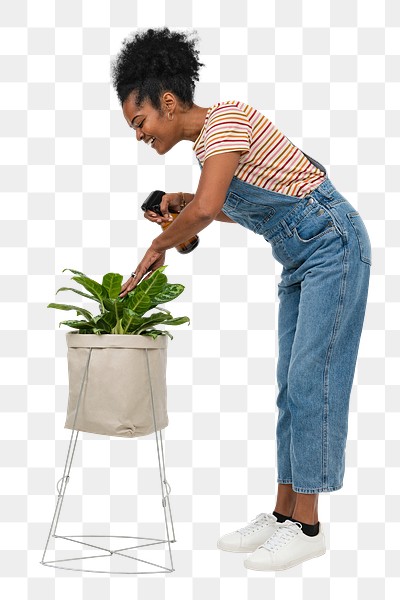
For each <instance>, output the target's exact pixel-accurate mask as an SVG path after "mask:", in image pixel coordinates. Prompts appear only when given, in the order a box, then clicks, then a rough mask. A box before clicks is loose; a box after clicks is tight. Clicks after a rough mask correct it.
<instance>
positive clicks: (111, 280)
mask: <svg viewBox="0 0 400 600" xmlns="http://www.w3.org/2000/svg"><path fill="white" fill-rule="evenodd" d="M122 280H123V276H122V275H120V274H119V273H107V274H106V275H104V277H103V283H102V285H103V287H104V288H105V289H106V290H107V292H108V295H109V297H110V298H117V297H118V295H119V294H120V292H121V287H122Z"/></svg>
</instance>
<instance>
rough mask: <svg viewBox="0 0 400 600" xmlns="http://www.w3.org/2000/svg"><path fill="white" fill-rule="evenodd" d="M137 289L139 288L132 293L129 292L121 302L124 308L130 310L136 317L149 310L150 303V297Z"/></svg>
mask: <svg viewBox="0 0 400 600" xmlns="http://www.w3.org/2000/svg"><path fill="white" fill-rule="evenodd" d="M139 285H140V284H139ZM138 288H139V286H137V287H136V288H135V289H134V290H133V292H129V293H128V294H127V295H126V296H125V298H123V299H122V301H123V302H124V306H125V307H126V308H130V309H131V310H133V311H134V312H135V313H137V314H138V315H144V313H145V312H147V311H148V310H149V309H150V308H151V305H152V302H151V298H150V296H148V295H147V294H146V292H144V291H143V290H141V289H138Z"/></svg>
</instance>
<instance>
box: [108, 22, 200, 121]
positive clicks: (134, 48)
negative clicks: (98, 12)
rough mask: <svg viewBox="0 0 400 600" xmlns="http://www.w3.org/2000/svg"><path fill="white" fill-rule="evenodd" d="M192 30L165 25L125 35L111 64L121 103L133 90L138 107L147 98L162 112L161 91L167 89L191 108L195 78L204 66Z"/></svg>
mask: <svg viewBox="0 0 400 600" xmlns="http://www.w3.org/2000/svg"><path fill="white" fill-rule="evenodd" d="M194 33H195V32H188V33H183V32H177V31H170V30H169V29H168V27H164V28H158V29H147V30H144V31H143V30H142V31H139V32H138V33H134V34H132V35H131V36H130V37H128V38H126V39H125V40H124V41H123V46H122V49H121V51H120V53H119V54H118V55H117V56H116V58H115V60H114V61H113V63H112V67H111V76H112V83H113V86H114V88H115V89H116V91H117V95H118V98H119V101H120V102H121V105H122V104H123V102H124V101H125V100H126V98H127V97H128V96H129V94H130V93H131V92H132V91H135V92H136V99H135V101H136V102H135V103H136V106H137V107H140V106H141V105H142V103H143V101H145V100H149V101H150V102H151V104H152V105H153V107H154V108H155V109H157V110H159V111H160V112H161V103H160V98H161V95H162V93H163V92H165V91H169V92H172V93H173V94H175V95H176V96H177V97H178V98H179V99H180V100H181V102H182V103H183V104H184V105H185V106H187V107H188V108H191V106H192V105H193V96H194V90H195V81H198V80H199V74H198V73H199V69H200V67H202V66H204V64H203V63H201V62H199V60H198V55H199V51H198V50H196V48H195V45H196V42H197V38H196V37H194V36H193V34H194ZM190 37H192V39H190Z"/></svg>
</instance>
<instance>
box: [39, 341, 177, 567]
mask: <svg viewBox="0 0 400 600" xmlns="http://www.w3.org/2000/svg"><path fill="white" fill-rule="evenodd" d="M145 352H146V362H147V372H148V378H149V388H150V393H151V404H152V412H153V423H154V434H155V441H156V446H157V456H158V467H159V473H160V484H161V503H162V506H163V510H164V520H165V531H166V537H167V539H156V538H144V537H134V536H129V535H101V534H100V535H99V534H96V535H57V533H56V531H57V526H58V521H59V518H60V514H61V509H62V505H63V501H64V496H65V491H66V487H67V484H68V482H69V478H70V472H71V467H72V461H73V458H74V454H75V448H76V443H77V440H78V435H79V431H77V430H75V423H76V418H77V415H78V410H79V406H80V404H81V401H82V395H83V389H84V383H85V380H86V379H87V377H88V373H89V365H90V358H91V355H92V348H91V349H90V351H89V356H88V359H87V363H86V367H85V371H84V375H83V378H82V383H81V387H80V393H79V399H78V403H77V407H76V411H75V417H74V425H73V427H74V428H73V430H72V433H71V440H70V443H69V447H68V453H67V458H66V461H65V466H64V474H63V476H62V477H61V479H60V480H59V481H58V483H57V492H58V498H57V503H56V508H55V511H54V516H53V520H52V523H51V526H50V531H49V535H48V537H47V542H46V547H45V549H44V553H43V557H42V560H41V564H42V565H44V566H46V567H54V568H58V569H65V570H68V571H84V572H87V573H109V574H118V575H142V574H151V573H172V572H173V571H174V570H175V569H174V567H173V562H172V552H171V543H173V542H176V539H175V531H174V524H173V520H172V512H171V505H170V501H169V495H170V492H171V487H170V485H169V484H168V482H167V479H166V475H165V461H164V448H163V440H162V433H161V430H160V431H158V430H157V423H156V416H155V410H154V398H153V388H152V383H151V374H150V365H149V357H148V350H147V348H146V349H145ZM167 509H168V511H167ZM167 512H168V514H167ZM168 517H169V518H168ZM170 528H171V531H170ZM52 538H53V539H55V540H56V539H60V540H61V539H62V540H67V541H69V542H73V543H75V544H80V545H81V546H83V547H84V548H85V549H91V548H93V550H97V551H101V553H100V554H99V553H97V554H94V555H91V556H75V557H72V558H62V559H58V560H45V556H46V552H47V550H48V546H49V542H50V539H52ZM79 538H80V539H79ZM86 538H92V541H93V542H94V543H89V541H85V539H86ZM102 539H103V540H109V544H108V545H109V546H111V542H112V541H113V540H114V539H115V540H116V541H115V544H116V545H117V546H118V547H117V548H113V549H112V548H110V547H108V548H107V547H104V546H103V545H101V544H102V543H104V542H101V540H102ZM133 540H136V541H135V542H133ZM159 544H167V545H168V555H169V562H170V566H169V567H168V566H163V565H160V564H157V563H154V562H151V561H147V560H144V559H140V558H138V557H137V556H132V555H131V554H129V552H131V551H133V552H135V551H136V550H137V549H139V548H145V547H147V548H148V547H150V546H157V545H159ZM116 557H124V558H127V559H130V560H132V561H136V562H134V563H132V564H136V570H128V571H118V570H112V569H111V568H110V569H103V568H101V567H100V568H82V567H74V566H71V565H73V563H74V561H75V563H76V561H82V563H84V561H89V560H91V559H96V565H97V564H98V563H99V564H100V563H101V562H103V563H104V562H105V560H107V559H108V560H109V563H112V562H113V561H112V559H113V558H116ZM97 559H102V560H97ZM86 564H87V563H86ZM129 564H130V563H129ZM109 566H111V565H109ZM152 567H155V568H156V569H157V570H140V568H147V569H151V568H152Z"/></svg>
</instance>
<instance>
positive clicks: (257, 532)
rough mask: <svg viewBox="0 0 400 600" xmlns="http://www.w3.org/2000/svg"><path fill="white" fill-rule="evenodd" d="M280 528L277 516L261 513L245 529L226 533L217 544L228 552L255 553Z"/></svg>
mask: <svg viewBox="0 0 400 600" xmlns="http://www.w3.org/2000/svg"><path fill="white" fill-rule="evenodd" d="M279 526H280V523H278V520H277V518H276V517H275V515H272V514H269V513H268V514H267V513H260V514H259V515H257V516H256V518H255V519H253V520H252V521H251V522H250V523H249V524H248V525H246V526H245V527H241V528H240V529H237V530H236V531H233V532H232V533H226V534H225V535H223V536H222V537H221V538H220V539H219V540H218V542H217V547H218V548H219V549H220V550H226V551H227V552H253V551H254V550H256V549H257V548H258V547H259V546H260V544H263V543H264V542H266V541H267V540H268V539H269V538H270V537H271V535H272V534H274V533H275V531H276V530H277V529H278V527H279Z"/></svg>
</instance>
